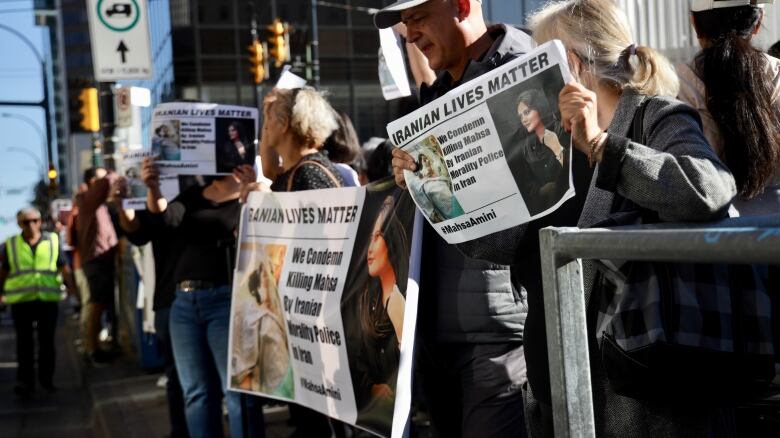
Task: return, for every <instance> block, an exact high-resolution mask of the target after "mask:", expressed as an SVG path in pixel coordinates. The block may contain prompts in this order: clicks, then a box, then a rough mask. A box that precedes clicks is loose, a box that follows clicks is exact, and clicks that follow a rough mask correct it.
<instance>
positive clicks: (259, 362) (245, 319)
mask: <svg viewBox="0 0 780 438" xmlns="http://www.w3.org/2000/svg"><path fill="white" fill-rule="evenodd" d="M245 287H246V292H248V294H249V296H251V299H248V300H242V303H243V304H242V305H241V308H240V309H237V310H236V315H235V316H234V324H235V326H234V329H233V333H234V339H233V349H232V351H233V353H232V359H231V368H232V381H231V385H232V386H233V388H235V389H243V390H247V391H252V392H262V393H266V394H271V395H276V396H279V397H284V398H288V399H292V398H293V392H294V390H293V381H292V377H293V375H292V368H291V366H290V353H289V345H288V340H287V334H286V332H285V329H284V316H283V314H282V304H281V299H280V298H279V291H278V287H277V280H276V276H275V275H274V273H273V269H272V268H271V263H270V262H268V261H263V262H260V264H259V265H258V266H257V268H256V269H254V270H253V271H252V272H251V273H250V274H249V276H248V277H247V279H246V282H245Z"/></svg>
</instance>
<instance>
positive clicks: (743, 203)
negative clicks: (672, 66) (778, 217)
mask: <svg viewBox="0 0 780 438" xmlns="http://www.w3.org/2000/svg"><path fill="white" fill-rule="evenodd" d="M754 3H755V2H754ZM758 3H762V2H761V1H759V2H758ZM731 5H732V4H731V3H727V4H726V6H731ZM691 15H692V17H693V26H694V29H696V34H697V35H698V37H699V43H700V45H701V46H702V50H701V51H700V52H699V53H698V54H697V55H696V58H695V59H694V61H693V62H692V63H691V64H690V65H683V66H680V67H679V68H678V73H679V75H680V79H681V87H680V99H681V100H683V101H684V102H686V103H688V104H690V105H691V106H693V107H694V108H696V109H697V110H698V111H699V114H700V115H701V118H702V123H703V124H704V135H705V136H706V137H707V140H708V141H709V142H710V145H711V146H712V147H713V148H714V149H715V152H717V153H718V155H719V156H720V158H721V159H722V160H723V162H724V163H725V164H726V165H727V166H728V167H729V169H730V170H731V172H732V173H733V174H734V179H735V180H736V182H737V190H738V192H739V197H738V198H737V199H736V200H735V201H734V205H735V207H736V209H737V210H738V211H739V213H740V214H741V215H743V216H744V215H754V214H769V213H777V212H778V211H780V171H779V167H778V166H779V165H778V163H780V102H779V100H780V60H778V59H777V58H774V57H772V56H769V55H767V54H764V53H763V52H761V51H760V50H758V49H756V48H754V47H753V46H752V45H751V41H752V39H753V37H754V36H756V35H757V34H758V32H759V31H760V30H761V23H762V21H763V18H764V9H763V7H762V5H750V4H747V3H746V4H745V5H744V6H732V7H725V6H720V5H719V3H718V2H709V1H694V2H693V4H692V7H691Z"/></svg>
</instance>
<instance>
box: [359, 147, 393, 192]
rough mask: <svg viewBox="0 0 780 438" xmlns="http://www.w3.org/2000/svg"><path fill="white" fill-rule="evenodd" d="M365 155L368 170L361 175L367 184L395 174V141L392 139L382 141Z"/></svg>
mask: <svg viewBox="0 0 780 438" xmlns="http://www.w3.org/2000/svg"><path fill="white" fill-rule="evenodd" d="M365 155H366V171H365V174H363V175H360V177H361V179H362V180H364V181H365V184H367V183H369V182H374V181H379V180H380V179H382V178H387V177H388V176H393V165H392V162H393V143H392V142H391V141H390V140H385V141H382V142H381V143H379V144H378V145H377V146H376V147H375V148H374V149H373V150H371V151H369V152H367V153H365Z"/></svg>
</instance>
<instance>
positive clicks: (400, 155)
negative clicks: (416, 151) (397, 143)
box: [392, 148, 417, 189]
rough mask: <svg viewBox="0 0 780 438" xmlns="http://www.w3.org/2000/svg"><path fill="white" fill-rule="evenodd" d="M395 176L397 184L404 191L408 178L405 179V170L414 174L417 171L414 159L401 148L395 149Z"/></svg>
mask: <svg viewBox="0 0 780 438" xmlns="http://www.w3.org/2000/svg"><path fill="white" fill-rule="evenodd" d="M392 164H393V176H394V177H395V183H396V184H398V187H401V188H402V189H405V188H406V178H405V177H404V170H408V171H410V172H414V171H416V170H417V163H415V162H414V158H413V157H412V156H411V155H409V153H407V152H405V151H404V150H403V149H401V148H393V162H392Z"/></svg>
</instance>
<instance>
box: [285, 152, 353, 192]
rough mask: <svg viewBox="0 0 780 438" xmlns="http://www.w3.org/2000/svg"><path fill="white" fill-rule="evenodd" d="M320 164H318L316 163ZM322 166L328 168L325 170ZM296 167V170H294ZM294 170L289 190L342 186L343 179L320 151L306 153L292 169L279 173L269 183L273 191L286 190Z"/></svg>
mask: <svg viewBox="0 0 780 438" xmlns="http://www.w3.org/2000/svg"><path fill="white" fill-rule="evenodd" d="M313 163H318V164H321V165H322V166H319V165H317V164H313ZM322 167H325V168H326V169H328V171H329V172H326V171H325V170H324V169H323V168H322ZM296 168H297V170H296ZM293 171H295V176H294V177H293V178H294V179H293V183H292V188H291V189H290V191H291V192H297V191H300V190H316V189H330V188H334V187H344V179H343V178H342V177H341V173H340V172H339V170H338V169H336V166H334V165H333V163H332V162H331V161H330V160H329V159H328V157H326V156H325V154H323V153H322V152H316V153H313V154H310V155H306V156H304V157H303V158H301V160H300V161H299V162H298V164H296V165H295V166H294V167H293V168H292V169H290V170H288V171H287V172H284V173H283V174H281V175H279V176H278V177H277V178H276V180H275V181H274V183H273V184H272V185H271V190H273V191H274V192H286V191H287V186H288V180H289V179H290V175H292V173H293Z"/></svg>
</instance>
